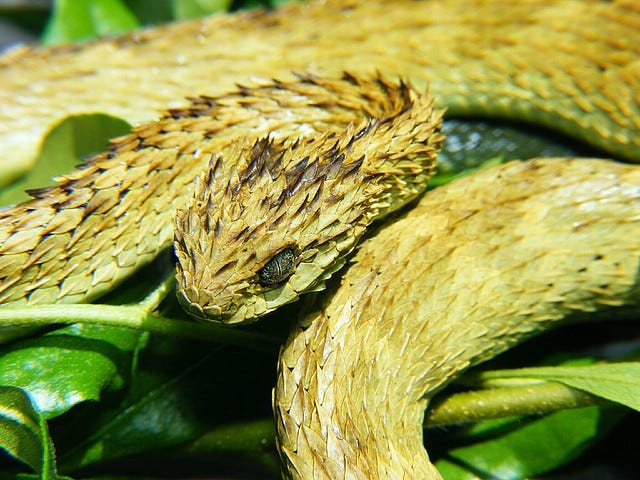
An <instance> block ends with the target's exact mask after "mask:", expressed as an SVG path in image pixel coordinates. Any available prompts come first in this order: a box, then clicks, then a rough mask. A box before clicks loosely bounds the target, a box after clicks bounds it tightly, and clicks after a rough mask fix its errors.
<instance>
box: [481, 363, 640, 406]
mask: <svg viewBox="0 0 640 480" xmlns="http://www.w3.org/2000/svg"><path fill="white" fill-rule="evenodd" d="M481 377H482V378H483V379H485V380H490V381H494V380H498V379H508V378H519V379H521V378H528V379H540V380H547V381H554V382H560V383H564V384H565V385H568V386H570V387H573V388H578V389H580V390H584V391H586V392H588V393H591V394H593V395H598V396H599V397H602V398H606V399H607V400H610V401H612V402H617V403H620V404H622V405H625V406H627V407H630V408H633V409H634V410H637V411H640V363H638V362H619V363H597V364H594V365H580V366H560V367H535V368H521V369H518V370H494V371H490V372H484V373H483V374H482V375H481Z"/></svg>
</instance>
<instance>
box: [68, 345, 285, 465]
mask: <svg viewBox="0 0 640 480" xmlns="http://www.w3.org/2000/svg"><path fill="white" fill-rule="evenodd" d="M273 365H275V352H274V353H273V354H271V355H267V359H266V360H265V354H262V353H255V352H250V351H246V350H243V349H234V348H220V347H218V348H214V349H212V348H211V346H210V345H207V344H204V343H194V342H185V341H178V340H173V339H170V338H159V337H155V338H153V339H152V341H151V344H150V346H149V347H148V348H146V349H145V350H144V351H142V352H141V355H140V360H139V364H138V368H137V370H136V375H135V376H134V377H133V378H132V381H131V385H130V388H129V391H128V393H127V395H126V397H125V398H123V399H122V400H119V401H117V402H115V403H114V404H112V405H104V404H103V405H102V406H101V407H100V408H99V409H97V408H96V409H91V408H86V409H85V412H83V414H82V420H81V421H76V422H74V426H75V428H73V429H72V430H71V431H69V432H67V434H66V437H65V439H64V440H61V442H60V445H59V451H60V453H59V462H60V465H61V468H62V469H64V470H65V471H68V470H71V471H73V470H76V469H78V468H82V467H86V466H88V465H91V464H95V463H99V462H103V461H106V460H114V459H118V458H121V457H125V456H129V455H132V454H142V453H150V452H154V451H157V450H158V449H162V448H168V447H171V446H175V445H182V444H185V443H187V442H193V441H195V440H196V439H197V438H199V437H200V436H202V435H203V434H205V433H206V432H209V431H211V430H216V429H219V428H220V427H222V426H225V425H228V424H230V423H242V422H243V421H245V420H246V419H253V418H265V417H267V416H269V415H270V404H271V386H272V381H271V379H272V378H273V375H274V372H273V371H272V370H273V368H274V367H273ZM87 407H91V406H90V405H88V406H87ZM250 429H251V431H250V432H247V431H242V430H239V431H238V432H234V431H233V430H229V429H227V430H224V431H225V436H220V435H218V436H217V437H216V438H217V439H218V440H220V441H218V442H216V443H215V446H214V448H212V450H211V451H210V452H209V453H208V454H209V455H211V454H214V453H216V451H217V452H229V451H238V445H246V444H247V440H246V439H247V438H251V437H252V435H253V434H255V436H256V437H260V436H261V435H263V433H262V432H264V426H263V425H261V424H257V426H255V427H251V428H250ZM261 442H262V440H261V439H258V441H257V442H256V443H257V444H260V443H261ZM269 443H270V442H269ZM254 444H255V443H254ZM208 445H209V446H211V445H212V444H211V442H209V443H208Z"/></svg>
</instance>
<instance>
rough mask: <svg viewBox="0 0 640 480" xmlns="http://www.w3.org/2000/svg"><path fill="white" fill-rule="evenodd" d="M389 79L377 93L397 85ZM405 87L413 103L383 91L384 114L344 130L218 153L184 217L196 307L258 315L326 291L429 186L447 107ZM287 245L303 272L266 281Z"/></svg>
mask: <svg viewBox="0 0 640 480" xmlns="http://www.w3.org/2000/svg"><path fill="white" fill-rule="evenodd" d="M346 80H347V81H349V82H356V83H359V81H358V80H356V79H354V78H347V79H346ZM377 82H378V85H379V88H376V89H374V90H373V91H374V92H375V91H387V90H389V89H391V90H393V89H395V87H392V85H391V84H389V83H387V82H386V81H383V80H381V79H378V80H377ZM380 89H382V90H380ZM397 89H398V90H397V92H396V94H399V95H397V98H398V99H401V100H402V101H401V102H389V103H388V104H386V105H385V104H384V102H379V101H378V99H375V96H371V99H372V100H374V99H375V103H374V104H372V105H371V107H373V106H375V107H376V108H370V111H374V112H376V115H377V118H375V119H371V118H366V117H365V118H364V119H363V120H362V121H361V123H360V124H358V125H351V126H349V127H347V128H346V129H345V130H344V132H343V133H340V134H338V133H337V132H335V131H330V132H328V133H324V134H321V135H319V136H317V137H313V138H312V137H307V138H304V139H297V140H290V139H289V140H279V141H275V140H273V139H264V140H261V141H258V142H256V143H254V144H244V145H240V146H239V147H238V149H237V151H236V152H233V154H232V155H231V158H232V160H231V161H226V160H225V159H224V158H219V157H215V158H214V160H213V161H212V164H211V168H210V169H209V171H208V172H207V173H206V174H205V175H204V177H203V178H202V179H200V180H199V181H198V182H197V186H196V188H195V195H194V197H193V199H192V201H191V203H190V204H189V206H188V208H187V209H186V210H180V211H179V212H178V215H177V217H176V254H177V257H178V297H179V299H180V301H181V303H182V305H183V306H184V307H185V308H186V309H187V310H188V311H189V312H190V313H191V314H193V315H194V316H196V317H199V318H203V319H208V320H217V321H222V322H225V323H238V322H243V321H250V320H252V319H255V318H257V317H259V316H261V315H264V314H265V313H268V312H270V311H272V310H274V309H276V308H278V307H279V306H281V305H283V304H286V303H289V302H291V301H294V300H296V299H297V298H298V296H299V295H300V294H302V293H305V292H308V291H312V290H317V289H320V288H323V286H324V280H326V279H327V278H328V277H329V276H330V275H331V274H332V273H333V272H335V271H336V270H337V269H338V268H340V267H341V266H342V265H343V264H344V261H345V256H346V255H347V254H348V253H349V252H350V251H351V250H352V249H353V247H354V246H355V245H356V243H357V241H358V239H359V238H360V237H361V235H362V234H363V233H364V231H365V230H366V227H367V226H368V225H369V224H370V223H371V222H372V221H373V220H374V219H375V218H377V217H379V216H381V215H384V214H385V213H388V212H389V211H391V210H394V209H397V208H398V207H400V206H401V205H404V204H405V203H406V202H408V201H410V200H412V199H413V198H415V196H416V195H417V194H418V193H420V192H421V191H423V190H424V187H425V185H426V182H427V180H428V178H429V176H430V175H431V172H432V169H433V165H434V159H435V154H436V152H437V150H438V149H439V146H440V141H441V138H442V137H441V135H440V134H439V133H438V132H439V129H440V124H441V112H440V111H439V110H436V109H434V107H433V101H432V99H431V98H430V97H428V96H426V95H418V94H416V93H415V92H413V91H412V90H411V89H410V88H409V87H407V86H406V85H403V84H399V85H398V86H397ZM385 97H390V98H391V97H393V95H391V96H389V95H385ZM283 251H287V252H293V253H294V256H295V257H296V260H295V270H294V271H292V272H291V274H290V276H288V278H286V280H284V281H282V282H279V283H276V284H275V285H272V284H271V283H269V284H268V285H264V284H263V283H264V282H261V281H260V271H261V269H262V268H264V267H265V265H266V264H267V263H268V262H269V261H270V260H271V259H273V258H274V256H276V255H277V254H279V253H280V252H283Z"/></svg>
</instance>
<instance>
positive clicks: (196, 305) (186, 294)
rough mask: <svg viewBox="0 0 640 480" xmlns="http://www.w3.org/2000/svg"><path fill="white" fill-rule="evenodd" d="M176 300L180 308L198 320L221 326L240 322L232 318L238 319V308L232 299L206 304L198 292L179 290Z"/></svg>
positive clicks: (192, 289)
mask: <svg viewBox="0 0 640 480" xmlns="http://www.w3.org/2000/svg"><path fill="white" fill-rule="evenodd" d="M178 300H179V302H180V305H182V308H184V309H185V310H186V311H187V313H188V314H189V315H191V316H193V317H195V318H196V319H198V320H205V321H208V322H216V323H222V324H233V323H239V322H240V321H241V320H237V319H236V320H234V318H237V317H238V315H237V314H238V311H239V308H238V306H237V305H236V304H235V303H234V302H233V300H232V299H229V300H228V301H227V302H220V303H215V304H207V303H206V302H203V301H202V300H203V299H202V298H201V295H199V291H198V290H196V289H194V288H191V289H184V290H183V289H181V290H179V291H178Z"/></svg>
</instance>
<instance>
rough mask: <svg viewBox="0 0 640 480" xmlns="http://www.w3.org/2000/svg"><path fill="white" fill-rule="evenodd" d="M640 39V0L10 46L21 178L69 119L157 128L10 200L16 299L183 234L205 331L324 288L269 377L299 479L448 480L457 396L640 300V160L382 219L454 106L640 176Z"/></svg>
mask: <svg viewBox="0 0 640 480" xmlns="http://www.w3.org/2000/svg"><path fill="white" fill-rule="evenodd" d="M639 27H640V11H638V9H637V7H636V6H634V4H633V2H624V1H614V2H595V1H594V2H590V1H585V2H575V1H568V0H557V1H554V0H546V1H545V2H532V1H522V2H520V1H518V2H516V1H513V0H505V1H495V2H481V1H476V2H462V1H456V0H441V1H437V0H434V1H417V2H414V1H397V2H391V1H380V2H364V1H356V0H329V1H325V2H309V3H305V4H300V5H299V4H292V5H287V6H284V7H281V8H278V9H275V10H272V11H257V12H248V13H246V12H243V13H235V14H231V15H219V16H214V17H211V18H207V19H204V20H197V21H191V22H185V23H179V24H176V25H170V26H164V27H157V28H153V29H148V30H144V31H141V32H136V33H133V34H130V35H127V36H124V37H117V38H113V39H105V40H98V41H93V42H89V43H85V44H80V45H75V46H63V47H52V48H39V47H24V48H18V49H16V50H13V51H10V52H8V53H7V54H5V55H4V56H3V57H2V58H1V59H0V76H1V77H2V80H3V81H2V85H3V88H2V89H1V90H0V98H1V101H2V104H3V109H2V111H1V112H0V142H2V145H3V146H4V147H5V151H6V152H10V156H9V155H7V156H3V158H2V159H1V161H0V168H2V169H3V170H2V171H3V172H5V173H6V175H17V174H18V173H19V172H20V171H22V170H23V169H25V168H28V163H29V159H30V158H32V157H33V156H34V152H35V151H36V150H37V148H38V139H39V138H40V137H41V136H42V135H43V134H44V132H46V130H47V129H48V128H50V127H51V125H52V124H53V122H55V120H56V119H57V118H60V116H61V115H62V116H66V115H69V114H73V113H77V112H87V111H101V112H107V113H110V114H113V115H117V116H120V117H123V118H125V119H127V120H129V121H130V122H131V123H133V124H135V126H134V127H133V128H132V130H131V132H130V133H129V134H127V135H125V136H123V137H119V138H117V139H114V140H112V142H111V144H110V146H109V148H108V150H107V151H106V152H104V153H102V154H98V155H96V156H93V157H92V158H90V159H88V160H87V161H86V162H85V163H84V164H83V165H82V167H81V168H79V169H78V170H76V171H74V172H71V173H69V174H66V175H63V176H62V177H60V178H59V179H58V180H57V183H56V185H55V186H52V187H45V188H42V189H37V190H32V191H31V192H30V193H31V195H32V197H33V198H32V199H31V200H28V201H26V202H23V203H21V204H17V205H14V206H9V207H7V208H5V209H3V210H1V211H0V304H2V305H15V304H26V305H29V304H42V303H58V302H60V303H65V302H67V303H78V302H89V301H93V300H96V299H98V298H99V297H100V296H101V295H103V294H104V293H106V292H108V291H109V290H111V289H112V288H113V287H114V286H115V285H118V284H119V283H121V282H122V281H123V280H124V279H126V278H127V277H128V276H130V275H131V274H132V273H133V272H135V271H136V270H138V269H139V268H140V267H141V266H142V265H144V264H146V263H149V262H150V261H152V260H153V258H155V257H156V256H157V255H158V254H159V253H160V252H162V251H164V250H166V249H167V248H169V247H170V245H171V244H172V242H174V241H175V246H174V249H175V256H176V258H177V265H178V267H177V268H178V271H177V275H176V276H177V283H178V285H177V294H178V298H179V300H180V302H181V304H182V305H183V306H184V307H185V309H186V310H187V311H188V312H189V313H190V314H191V315H193V316H194V317H196V318H199V319H202V320H205V321H217V322H222V323H225V324H237V323H242V322H247V321H254V320H256V319H257V318H258V317H260V316H262V315H264V314H266V313H268V312H270V311H272V310H274V309H276V308H278V307H280V306H281V305H283V304H285V303H289V302H292V301H295V300H296V299H298V297H299V296H300V295H302V294H306V293H308V294H309V295H307V297H308V298H309V301H308V302H305V303H306V304H305V306H304V307H303V309H302V312H301V316H300V319H299V321H298V323H297V326H296V327H295V329H294V331H293V332H292V333H291V336H290V337H289V339H288V340H287V341H286V343H285V345H284V346H283V347H282V351H281V355H280V359H279V365H278V378H277V385H276V387H275V389H274V400H273V403H274V412H275V415H276V424H277V429H278V442H277V443H278V448H279V451H280V454H281V457H282V459H283V466H284V467H283V468H284V471H285V474H286V475H287V476H288V477H289V478H303V479H310V478H313V479H325V478H326V479H347V478H349V479H352V478H362V479H376V478H418V479H437V478H440V475H439V473H438V472H437V470H436V469H435V467H434V466H433V464H432V463H431V461H430V459H429V456H428V454H427V452H426V451H425V449H424V447H423V442H422V440H423V439H422V435H423V432H422V422H421V420H422V415H423V414H424V409H425V408H426V406H427V405H428V403H429V400H430V399H431V398H432V397H433V395H434V394H435V393H437V392H438V391H439V390H440V389H442V388H443V387H444V386H445V385H446V384H447V383H449V382H450V381H452V379H454V378H455V377H456V376H458V375H460V374H461V373H462V372H463V371H465V370H466V369H467V368H469V367H471V366H473V365H475V364H477V363H479V362H482V361H485V360H487V359H489V358H492V357H493V356H495V355H497V354H498V353H500V352H502V351H504V350H506V349H507V348H510V347H511V346H513V345H515V344H516V343H518V342H521V341H523V340H524V339H526V338H529V337H531V336H533V335H535V334H538V333H540V332H542V331H544V330H546V329H548V328H551V327H552V326H556V325H558V324H560V323H562V322H561V321H569V320H568V319H571V318H573V316H574V315H577V314H582V313H586V312H591V311H596V310H603V309H606V308H620V307H623V308H624V307H629V308H633V307H634V306H637V301H638V295H639V290H640V289H639V287H638V272H639V271H640V267H639V264H640V254H639V252H640V241H639V240H638V239H639V238H640V235H638V232H639V223H638V222H639V221H640V173H639V171H638V167H636V166H634V165H629V164H621V163H617V162H611V161H609V160H603V159H575V158H562V159H560V158H558V159H534V160H529V161H526V162H521V161H515V162H510V163H507V164H505V165H503V166H500V167H497V168H495V169H491V170H487V171H484V172H479V173H476V174H474V175H471V176H468V177H466V178H462V179H460V180H457V181H455V182H453V183H451V184H449V185H446V186H444V187H441V188H438V189H435V190H433V191H431V192H428V193H426V194H425V195H423V196H422V197H421V198H420V199H419V200H418V201H417V202H418V203H417V204H416V205H415V206H414V207H413V208H412V209H410V210H409V211H408V212H407V213H404V214H403V215H401V216H400V218H399V219H397V220H396V221H394V222H392V223H390V224H389V225H387V224H384V228H382V227H376V225H379V222H378V221H379V220H380V219H382V218H383V217H387V216H389V215H390V214H391V213H392V212H394V211H396V210H397V209H399V208H400V207H403V206H405V205H406V204H408V203H411V202H414V201H415V199H416V198H417V197H419V196H420V195H421V194H422V193H423V191H424V187H425V184H426V183H427V181H428V178H429V177H430V176H431V175H432V173H433V170H434V162H435V157H436V154H437V152H438V150H439V148H440V145H441V143H442V141H443V138H442V134H441V121H442V116H443V112H444V109H445V108H446V114H447V115H453V116H464V115H467V116H469V115H470V116H480V115H485V116H486V115H488V116H491V117H495V118H502V119H506V120H513V121H522V122H528V123H534V124H537V125H540V126H543V127H547V128H551V129H553V130H554V131H557V132H560V133H562V134H565V135H568V136H571V137H574V138H576V139H580V140H582V141H584V142H586V143H588V144H590V145H592V146H593V147H596V148H599V149H601V150H602V151H603V152H606V153H607V154H608V155H611V156H614V157H616V158H618V159H624V160H627V161H630V162H638V160H639V157H638V154H637V152H638V147H639V146H640V115H639V113H640V55H639V52H638V50H639V49H640V45H639V44H638V42H637V31H638V28H639ZM398 79H399V80H398ZM196 92H197V93H196ZM185 97H189V100H188V101H185V100H181V99H183V98H185ZM158 111H161V113H160V115H159V116H158ZM25 165H26V166H25ZM375 222H378V223H375ZM372 225H373V229H372V227H371V226H372ZM363 239H364V240H363ZM343 267H348V268H343ZM323 290H324V291H323Z"/></svg>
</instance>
